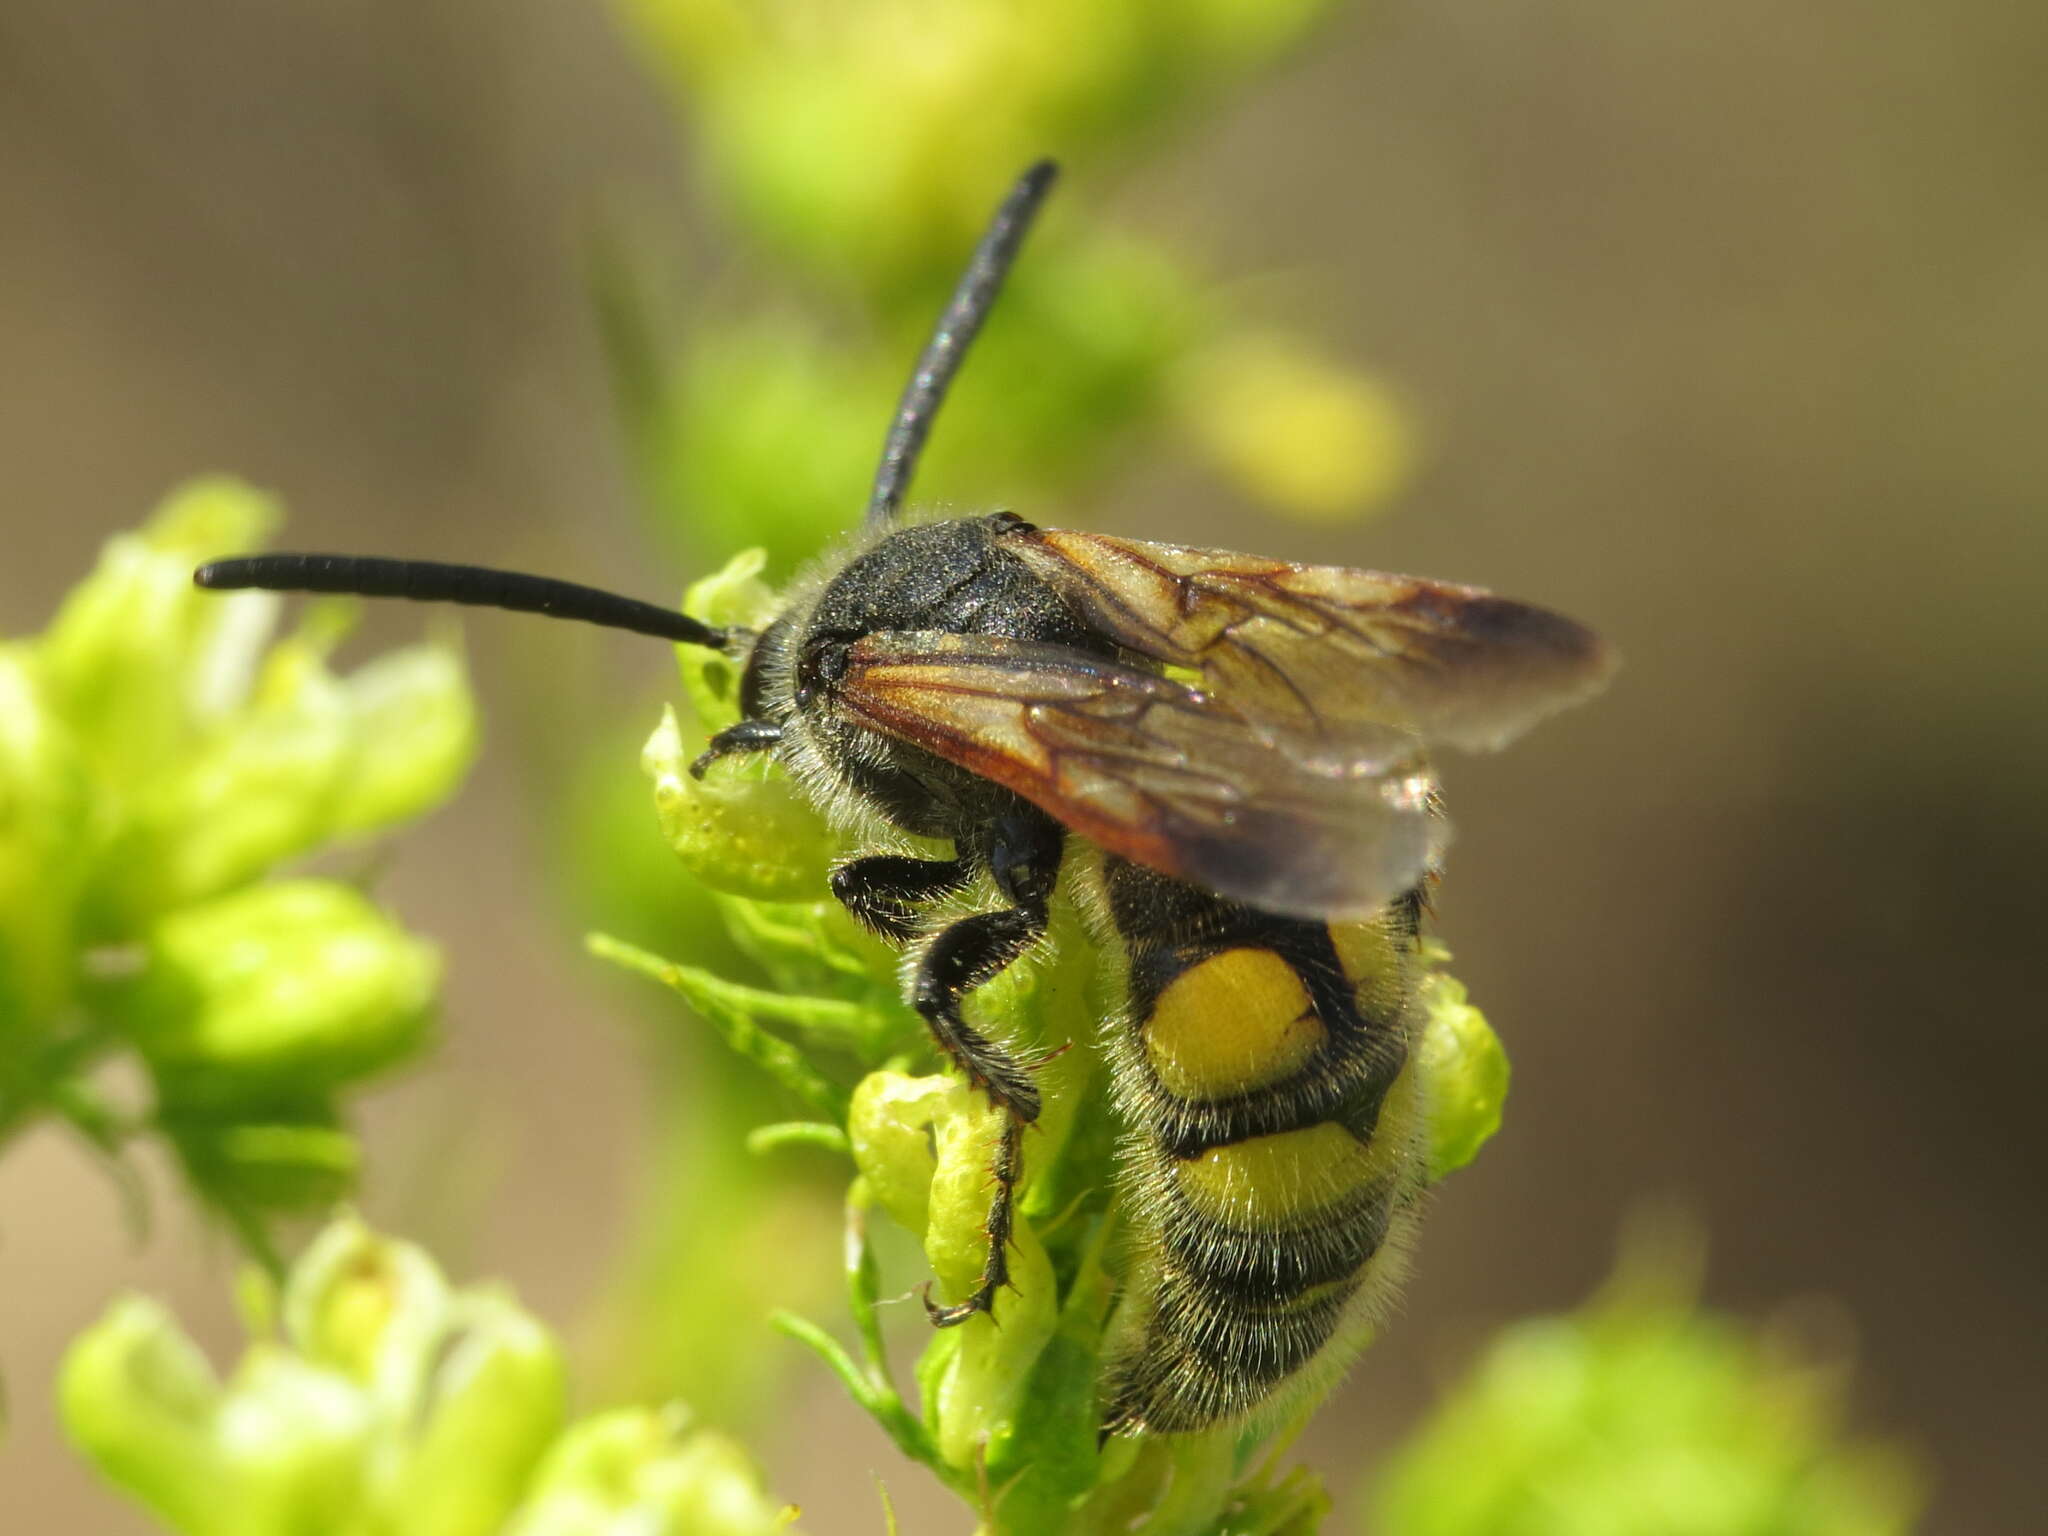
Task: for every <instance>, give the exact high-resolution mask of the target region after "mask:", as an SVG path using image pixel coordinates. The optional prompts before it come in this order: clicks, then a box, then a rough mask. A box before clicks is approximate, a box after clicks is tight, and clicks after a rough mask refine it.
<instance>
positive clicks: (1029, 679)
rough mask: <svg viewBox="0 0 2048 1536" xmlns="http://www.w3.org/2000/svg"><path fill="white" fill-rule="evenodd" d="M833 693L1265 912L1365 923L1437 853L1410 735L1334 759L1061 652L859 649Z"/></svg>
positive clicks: (1027, 645)
mask: <svg viewBox="0 0 2048 1536" xmlns="http://www.w3.org/2000/svg"><path fill="white" fill-rule="evenodd" d="M834 692H835V696H836V697H837V699H838V701H839V703H840V705H841V706H842V707H843V708H845V709H846V710H847V711H848V712H849V713H850V714H851V715H852V716H853V717H854V718H855V719H856V720H858V721H859V722H860V723H862V724H864V725H867V726H870V727H872V728H874V729H876V730H879V731H882V732H885V733H887V734H888V735H890V736H894V737H896V738H897V739H899V740H901V741H905V742H908V743H910V744H911V745H913V746H916V747H920V748H922V749H924V750H925V751H927V752H930V753H933V754H934V755H936V756H938V757H942V758H944V759H946V760H947V761H948V762H952V763H956V764H958V765H959V766H961V767H963V768H966V769H968V770H970V771H972V772H973V773H975V774H978V775H980V776H981V777H983V778H986V779H991V780H993V781H994V782H996V783H998V784H1001V785H1003V786H1005V787H1006V788H1009V789H1011V790H1014V791H1015V792H1016V793H1017V794H1019V795H1022V796H1023V797H1024V798H1025V799H1026V800H1029V801H1031V802H1032V803H1033V804H1034V805H1037V806H1038V807H1040V808H1041V809H1042V810H1044V811H1046V812H1048V813H1049V814H1051V815H1052V816H1054V817H1056V818H1057V819H1058V820H1059V821H1061V822H1062V823H1064V824H1065V825H1066V826H1068V827H1070V828H1072V829H1073V830H1074V831H1076V832H1078V833H1080V834H1082V835H1083V836H1085V837H1088V838H1090V839H1092V840H1093V841H1095V842H1096V843H1098V844H1100V845H1101V846H1102V847H1104V848H1106V849H1108V850H1109V851H1110V852H1112V853H1116V854H1121V855H1122V856H1123V857H1125V858H1127V859H1131V860H1133V861H1134V862H1136V863H1140V864H1144V865H1147V866H1149V867H1151V868H1153V869H1157V870H1162V871H1164V872H1165V873H1167V874H1170V875H1177V876H1180V877H1181V878H1182V879H1185V880H1189V881H1192V882H1194V883H1195V884H1198V885H1201V886H1204V887H1207V888H1208V889H1210V890H1214V891H1216V892H1218V893H1220V894H1222V895H1224V896H1229V897H1233V898H1235V899H1237V900H1240V901H1244V902H1248V903H1250V904H1252V905H1254V906H1258V907H1261V908H1264V909H1266V910H1269V911H1274V912H1283V913H1288V914H1291V915H1296V916H1304V917H1363V916H1366V915H1369V914H1370V913H1372V912H1374V911H1376V910H1377V909H1378V908H1379V907H1381V906H1382V905H1384V904H1385V903H1386V902H1387V901H1389V900H1391V899H1392V898H1393V897H1395V896H1397V895H1399V894H1400V893H1401V892H1403V891H1406V890H1408V889H1409V888H1410V887H1412V886H1413V885H1414V884H1415V883H1416V881H1417V880H1418V879H1420V878H1421V876H1422V874H1423V872H1424V871H1425V870H1426V869H1427V868H1428V867H1429V865H1430V863H1431V862H1432V860H1433V859H1434V858H1435V856H1436V854H1437V853H1438V852H1439V851H1440V850H1441V848H1442V846H1443V844H1444V842H1445V841H1446V840H1447V839H1448V834H1449V825H1448V823H1447V822H1446V821H1445V820H1444V819H1443V817H1442V815H1441V814H1440V813H1439V812H1438V811H1437V808H1436V805H1435V780H1434V779H1433V778H1432V777H1431V776H1430V772H1429V769H1428V766H1427V764H1426V763H1425V761H1424V759H1423V756H1422V747H1421V743H1420V742H1418V741H1417V740H1416V739H1415V738H1414V737H1413V736H1411V735H1409V734H1407V733H1406V732H1402V731H1396V730H1392V729H1386V728H1379V729H1377V730H1376V731H1374V732H1364V731H1361V732H1359V733H1357V734H1356V735H1355V736H1354V738H1353V739H1351V740H1349V741H1347V742H1346V743H1345V744H1344V745H1343V746H1342V748H1341V749H1339V748H1335V747H1333V746H1332V744H1331V743H1330V742H1329V741H1328V740H1326V739H1320V738H1316V737H1311V736H1305V735H1299V734H1297V733H1295V732H1292V731H1288V730H1285V729H1273V728H1270V727H1260V726H1255V725H1254V724H1253V723H1252V722H1250V721H1249V720H1247V719H1246V718H1245V716H1244V715H1243V714H1242V713H1241V712H1239V711H1238V710H1237V709H1235V708H1233V707H1232V706H1231V705H1230V704H1228V703H1226V702H1225V701H1223V700H1222V699H1220V698H1218V697H1217V696H1216V695H1214V694H1212V693H1207V692H1204V691H1202V690H1200V689H1196V688H1191V687H1189V686H1187V685H1186V684H1183V683H1180V682H1177V681H1175V680H1173V679H1171V678H1167V677H1161V676H1158V675H1156V674H1154V673H1151V672H1146V671H1142V670H1140V669H1138V668H1136V667H1130V666H1125V665H1122V664H1121V663H1118V662H1114V661H1108V660H1105V659H1103V658H1101V657H1097V656H1092V655H1090V654H1088V653H1087V652H1085V651H1078V650H1074V649H1072V648H1070V647H1068V646H1063V645H1048V644H1044V643H1041V642H1038V641H1027V640H1014V639H1009V638H1007V637H1003V636H985V635H955V634H938V633H932V634H925V633H911V634H903V633H896V634H879V635H868V636H865V637H863V638H862V639H861V640H859V641H857V642H855V644H854V645H853V646H852V647H851V649H850V651H849V653H848V658H847V668H846V672H845V674H844V676H843V677H842V678H841V679H840V681H839V682H838V683H837V684H836V686H835V689H834Z"/></svg>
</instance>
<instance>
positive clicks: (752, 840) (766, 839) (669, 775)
mask: <svg viewBox="0 0 2048 1536" xmlns="http://www.w3.org/2000/svg"><path fill="white" fill-rule="evenodd" d="M695 755H696V754H695V752H694V751H692V750H691V749H689V748H686V747H685V746H684V744H683V732H682V727H681V725H680V724H678V723H677V720H676V716H675V711H674V710H672V709H668V710H664V711H662V717H661V724H660V725H659V726H657V727H656V728H655V732H654V734H653V735H652V736H651V737H649V738H648V741H647V747H646V750H645V751H643V752H642V753H641V755H640V764H641V767H642V768H643V769H644V770H645V772H646V773H647V776H648V777H649V778H651V779H653V780H654V810H655V815H656V816H657V817H658V818H659V819H660V822H661V835H662V836H663V838H665V839H666V840H667V842H668V845H669V847H671V848H673V849H674V850H675V853H676V857H677V858H679V859H681V860H682V861H683V865H684V867H685V868H686V869H688V870H689V871H690V873H691V874H692V875H694V876H695V877H696V878H697V879H699V880H701V881H702V882H703V883H704V884H705V885H708V886H710V887H711V888H712V889H713V890H715V891H723V892H726V893H727V894H730V895H734V896H746V897H751V898H752V899H754V900H757V901H793V900H798V899H801V898H803V897H807V896H814V895H816V894H817V892H818V891H820V890H822V889H823V888H824V883H825V879H826V874H827V871H828V870H829V868H830V865H831V853H832V841H831V836H830V834H829V832H828V831H827V830H826V827H825V824H824V823H823V822H822V821H820V820H819V819H818V815H817V813H816V812H815V811H813V810H812V809H811V808H810V807H809V806H808V805H806V804H804V802H803V801H802V800H800V799H798V798H797V795H796V792H795V791H794V790H793V789H791V788H790V786H789V783H788V781H787V780H785V779H784V778H782V776H781V775H780V774H776V773H774V772H772V770H770V769H768V768H767V767H765V766H764V765H762V764H761V763H759V762H758V761H756V762H747V761H744V760H738V761H734V760H728V761H726V762H723V763H719V764H717V765H715V766H714V767H713V768H712V769H711V770H710V772H708V773H707V774H705V776H704V777H703V778H702V779H695V778H692V777H691V776H690V772H689V764H690V760H691V758H692V757H694V756H695Z"/></svg>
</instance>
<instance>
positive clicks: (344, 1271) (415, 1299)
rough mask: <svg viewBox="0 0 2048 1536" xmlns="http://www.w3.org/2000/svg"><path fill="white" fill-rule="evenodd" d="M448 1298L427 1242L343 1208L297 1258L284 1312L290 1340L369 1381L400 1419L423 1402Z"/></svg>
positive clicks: (318, 1359) (315, 1358)
mask: <svg viewBox="0 0 2048 1536" xmlns="http://www.w3.org/2000/svg"><path fill="white" fill-rule="evenodd" d="M450 1305H451V1301H450V1293H449V1289H448V1282H447V1281H446V1280H445V1279H444V1278H442V1275H441V1270H440V1268H439V1266H438V1265H436V1264H435V1263H434V1261H433V1260H432V1259H431V1258H429V1257H428V1256H427V1254H426V1252H425V1251H424V1250H423V1249H421V1248H418V1247H415V1246H414V1245H413V1244H411V1243H401V1242H396V1241H394V1240H392V1239H390V1238H385V1237H380V1236H378V1235H377V1234H376V1233H375V1232H372V1231H371V1230H370V1229H369V1228H368V1227H366V1226H364V1225H363V1223H362V1222H361V1221H359V1220H357V1219H356V1218H355V1217H353V1216H345V1217H343V1218H341V1219H340V1220H338V1221H335V1222H333V1223H331V1224H329V1225H328V1226H327V1227H326V1228H325V1229H324V1230H323V1231H322V1232H321V1233H320V1235H319V1236H318V1237H317V1238H315V1239H314V1240H313V1244H312V1246H311V1247H309V1248H308V1249H307V1250H306V1251H305V1253H304V1254H302V1255H301V1256H300V1258H299V1261H298V1262H297V1263H296V1264H294V1265H293V1266H292V1272H291V1275H290V1278H289V1279H288V1280H287V1281H286V1283H285V1288H284V1295H283V1298H282V1301H281V1303H280V1306H279V1315H280V1317H281V1319H282V1321H283V1324H284V1336H285V1339H286V1341H287V1342H288V1343H289V1344H290V1345H291V1347H292V1348H293V1349H294V1350H296V1351H297V1352H298V1353H299V1354H300V1355H301V1356H303V1357H304V1358H305V1359H307V1360H309V1361H312V1362H313V1363H315V1364H317V1365H322V1366H325V1367H327V1368H329V1369H331V1370H334V1371H337V1372H339V1373H340V1374H341V1375H343V1376H345V1377H346V1378H347V1379H348V1380H350V1381H352V1382H354V1383H355V1384H356V1385H357V1386H360V1387H362V1388H364V1389H366V1390H367V1391H368V1392H369V1393H370V1395H371V1396H372V1397H373V1398H374V1399H375V1400H376V1401H377V1403H378V1405H379V1407H380V1408H381V1410H382V1411H383V1412H384V1413H385V1414H386V1415H387V1416H389V1417H390V1418H392V1419H393V1420H394V1421H396V1422H401V1423H402V1422H407V1421H408V1420H409V1419H410V1418H411V1417H412V1415H413V1414H414V1413H415V1412H416V1410H417V1408H418V1405H419V1402H420V1399H421V1397H422V1395H423V1393H424V1390H425V1386H424V1384H425V1381H426V1377H427V1373H428V1371H429V1370H431V1369H432V1366H433V1359H432V1356H433V1352H434V1349H435V1345H436V1342H437V1341H438V1340H439V1339H440V1337H441V1335H442V1333H443V1331H444V1330H445V1329H446V1328H447V1326H448V1318H449V1309H450Z"/></svg>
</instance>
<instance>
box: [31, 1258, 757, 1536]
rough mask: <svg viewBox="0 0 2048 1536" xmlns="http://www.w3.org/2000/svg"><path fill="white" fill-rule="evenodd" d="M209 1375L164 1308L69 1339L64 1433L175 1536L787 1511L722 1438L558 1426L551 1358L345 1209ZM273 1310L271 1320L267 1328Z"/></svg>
mask: <svg viewBox="0 0 2048 1536" xmlns="http://www.w3.org/2000/svg"><path fill="white" fill-rule="evenodd" d="M247 1303H248V1310H249V1312H250V1313H251V1314H252V1328H253V1330H254V1331H255V1332H256V1333H257V1335H258V1337H257V1339H256V1341H255V1342H254V1343H252V1344H251V1345H250V1347H249V1349H248V1351H247V1352H246V1353H245V1354H244V1356H243V1357H242V1360H241V1363H240V1364H239V1365H238V1366H237V1367H236V1369H235V1371H234V1372H233V1374H232V1375H231V1376H230V1377H229V1378H228V1379H227V1380H226V1381H221V1380H220V1379H218V1378H217V1377H216V1376H215V1375H214V1372H213V1368H212V1367H211V1365H209V1364H208V1363H207V1361H206V1359H205V1357H204V1356H203V1355H201V1354H200V1352H199V1350H198V1348H197V1346H195V1345H194V1344H193V1343H192V1341H191V1340H190V1339H189V1338H188V1337H186V1335H185V1334H184V1333H183V1332H182V1331H181V1330H180V1329H179V1328H178V1326H177V1324H176V1323H175V1321H173V1320H172V1319H171V1318H170V1317H169V1316H168V1315H167V1314H166V1313H165V1312H164V1311H163V1309H162V1308H161V1307H159V1306H158V1305H157V1304H156V1303H154V1302H151V1301H147V1300H144V1299H142V1298H139V1297H131V1298H129V1299H127V1300H124V1301H121V1302H118V1303H116V1304H115V1306H114V1307H113V1308H112V1310H110V1311H109V1312H108V1314H107V1315H106V1316H105V1317H104V1318H103V1319H102V1320H101V1321H100V1322H99V1323H98V1324H96V1325H95V1326H94V1327H93V1328H91V1329H90V1330H88V1331H87V1332H86V1333H85V1334H84V1335H83V1336H82V1337H80V1338H79V1340H78V1341H77V1342H76V1343H75V1344H74V1345H73V1346H72V1348H71V1352H70V1354H69V1355H68V1357H67V1358H66V1360H65V1362H64V1366H63V1372H62V1376H61V1380H60V1382H59V1396H60V1400H61V1408H62V1413H63V1419H64V1424H65V1428H66V1430H67V1431H68V1432H69V1434H70V1435H71V1437H72V1439H73V1440H74V1441H75V1442H77V1444H78V1445H79V1447H80V1449H82V1450H83V1451H84V1452H85V1454H86V1455H87V1456H88V1457H89V1458H90V1459H91V1460H92V1462H93V1464H94V1465H95V1466H96V1467H98V1469H99V1470H100V1472H101V1473H102V1474H103V1475H104V1476H105V1477H106V1478H107V1479H108V1480H109V1481H110V1482H113V1483H114V1484H116V1485H117V1486H119V1487H120V1488H122V1489H123V1490H124V1491H126V1492H127V1493H129V1494H130V1495H131V1496H133V1497H134V1498H135V1499H137V1500H138V1501H139V1502H140V1503H142V1504H143V1505H145V1506H146V1507H147V1508H149V1509H150V1510H151V1512H152V1513H154V1514H155V1515H156V1517H157V1518H158V1519H159V1520H161V1521H162V1522H163V1523H164V1524H165V1525H166V1526H168V1527H169V1528H170V1529H172V1530H174V1531H177V1532H180V1533H182V1536H299V1533H304V1536H495V1533H501V1532H502V1533H508V1536H510V1533H517V1536H582V1533H586V1532H588V1533H595V1532H599V1531H619V1530H625V1529H630V1530H633V1531H636V1532H647V1533H649V1536H766V1533H768V1532H772V1531H779V1530H783V1529H785V1528H786V1527H787V1525H788V1514H787V1512H786V1511H785V1510H783V1509H782V1508H781V1507H780V1506H778V1505H776V1504H774V1503H772V1502H771V1501H770V1500H768V1499H767V1498H766V1497H765V1496H764V1495H763V1494H762V1492H761V1489H760V1483H759V1479H758V1476H757V1475H756V1474H755V1472H754V1471H753V1469H752V1467H751V1466H750V1465H748V1463H747V1462H746V1459H745V1457H744V1456H743V1455H741V1453H740V1452H739V1451H738V1450H737V1448H735V1447H734V1446H733V1445H732V1444H731V1443H730V1442H728V1441H726V1440H724V1439H723V1438H721V1437H719V1436H716V1435H711V1434H707V1433H703V1432H696V1433H690V1432H687V1426H686V1424H685V1422H684V1420H683V1418H682V1417H681V1416H679V1415H678V1414H677V1413H675V1412H673V1411H669V1412H662V1413H646V1412H640V1411H634V1410H629V1411H623V1412H618V1413H611V1414H605V1415H601V1416H599V1417H597V1418H594V1419H590V1420H587V1421H584V1422H583V1423H580V1424H577V1425H573V1426H570V1427H568V1428H567V1429H566V1430H565V1429H564V1427H563V1403H564V1399H565V1395H566V1392H565V1384H564V1376H563V1366H562V1353H561V1348H560V1346H559V1345H558V1344H557V1343H556V1342H555V1340H554V1339H553V1337H552V1336H551V1335H550V1334H549V1333H548V1331H547V1330H546V1329H545V1328H543V1327H542V1326H541V1325H540V1324H539V1323H538V1322H537V1321H535V1320H534V1318H533V1317H532V1316H531V1315H530V1314H528V1313H527V1312H525V1311H524V1310H523V1309H521V1308H520V1307H519V1306H518V1304H517V1303H516V1302H514V1301H513V1300H512V1299H511V1298H510V1297H509V1296H507V1295H505V1294H503V1293H502V1292H500V1291H498V1290H496V1289H493V1288H489V1287H480V1288H474V1289H467V1290H456V1289H452V1288H451V1287H450V1286H449V1285H448V1283H447V1281H446V1280H445V1279H444V1278H443V1277H442V1275H441V1272H440V1270H439V1269H438V1268H437V1267H436V1266H435V1265H434V1262H433V1261H432V1260H431V1259H430V1258H428V1257H427V1255H426V1254H425V1253H424V1252H422V1251H421V1250H420V1249H418V1248H415V1247H413V1246H412V1245H410V1244H407V1243H401V1242H396V1241H393V1240H391V1239H389V1238H383V1237H379V1236H377V1235H376V1234H375V1233H373V1232H371V1231H370V1230H369V1229H368V1228H366V1227H364V1226H363V1225H362V1224H361V1223H360V1222H358V1221H356V1220H354V1219H352V1218H345V1219H343V1220H341V1221H338V1222H336V1223H334V1224H333V1225H332V1226H330V1227H328V1228H327V1230H326V1231H325V1232H324V1233H322V1234H321V1236H320V1237H319V1238H318V1239H317V1240H316V1241H315V1242H314V1244H313V1245H312V1247H311V1248H309V1249H308V1250H307V1251H306V1253H305V1255H304V1257H302V1258H301V1259H300V1260H299V1261H298V1263H297V1264H296V1265H294V1266H293V1268H292V1271H291V1274H290V1277H289V1278H288V1279H287V1281H286V1282H285V1285H284V1289H283V1291H282V1293H281V1295H280V1294H278V1293H276V1292H274V1291H273V1290H272V1289H271V1287H270V1285H269V1282H268V1281H266V1280H264V1279H263V1278H261V1277H260V1276H252V1277H251V1279H250V1281H249V1286H248V1293H247ZM273 1317H274V1322H273Z"/></svg>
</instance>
